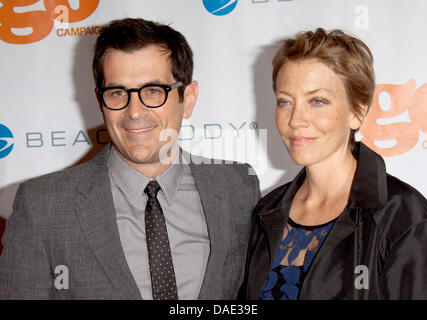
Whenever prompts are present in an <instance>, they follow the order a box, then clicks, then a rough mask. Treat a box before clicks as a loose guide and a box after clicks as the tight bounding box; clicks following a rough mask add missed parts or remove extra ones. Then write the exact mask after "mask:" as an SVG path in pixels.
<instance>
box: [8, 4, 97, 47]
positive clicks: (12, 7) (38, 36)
mask: <svg viewBox="0 0 427 320" xmlns="http://www.w3.org/2000/svg"><path fill="white" fill-rule="evenodd" d="M99 1H100V0H80V1H79V8H78V9H72V8H71V7H70V4H69V3H68V0H43V1H42V0H1V1H0V3H1V4H2V5H1V6H0V39H1V40H3V41H4V42H7V43H11V44H26V43H33V42H37V41H40V40H42V39H43V38H45V37H46V36H47V35H48V34H49V33H50V32H51V31H52V28H53V26H54V20H56V21H58V22H62V23H68V22H79V21H82V20H84V19H86V18H87V17H89V16H90V15H91V14H92V13H93V12H95V10H96V8H97V7H98V4H99ZM40 2H42V4H44V8H45V9H46V10H40V9H36V10H34V11H25V7H27V6H30V5H35V4H37V3H40ZM22 28H31V29H32V31H31V33H28V34H27V33H26V34H22V32H17V31H16V30H19V29H21V30H22ZM27 30H28V29H27ZM20 33H21V34H20Z"/></svg>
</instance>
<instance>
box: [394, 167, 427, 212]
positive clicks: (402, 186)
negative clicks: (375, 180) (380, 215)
mask: <svg viewBox="0 0 427 320" xmlns="http://www.w3.org/2000/svg"><path fill="white" fill-rule="evenodd" d="M390 203H392V204H395V205H397V207H401V208H402V209H405V210H406V209H417V210H410V211H411V212H412V213H413V214H418V215H420V218H424V219H426V218H427V200H426V198H425V197H424V196H423V195H422V194H421V193H420V192H419V191H418V190H417V189H415V188H414V187H412V186H411V185H409V184H407V183H406V182H404V181H402V180H400V179H399V178H397V177H395V176H393V175H391V174H389V173H387V204H390Z"/></svg>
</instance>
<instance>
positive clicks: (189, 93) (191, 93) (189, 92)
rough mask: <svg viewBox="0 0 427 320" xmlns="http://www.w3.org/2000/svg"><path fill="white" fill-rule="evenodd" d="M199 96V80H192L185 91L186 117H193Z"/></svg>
mask: <svg viewBox="0 0 427 320" xmlns="http://www.w3.org/2000/svg"><path fill="white" fill-rule="evenodd" d="M198 96H199V84H198V83H197V81H191V83H190V84H189V85H187V87H186V88H185V91H184V118H185V119H188V118H190V117H191V115H192V113H193V110H194V106H195V105H196V100H197V97H198Z"/></svg>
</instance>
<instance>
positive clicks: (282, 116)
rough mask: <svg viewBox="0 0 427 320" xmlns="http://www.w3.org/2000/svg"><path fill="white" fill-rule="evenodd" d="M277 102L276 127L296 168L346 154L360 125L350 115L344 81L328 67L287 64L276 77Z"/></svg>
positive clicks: (310, 61) (311, 63)
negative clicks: (298, 165)
mask: <svg viewBox="0 0 427 320" xmlns="http://www.w3.org/2000/svg"><path fill="white" fill-rule="evenodd" d="M276 100H277V106H276V125H277V128H278V130H279V132H280V135H281V137H282V140H283V142H284V144H285V146H286V148H287V149H288V152H289V154H290V155H291V157H292V159H293V160H294V161H295V162H296V163H297V164H300V165H304V166H307V165H313V164H317V163H320V162H323V161H325V160H327V159H332V158H335V159H339V157H340V156H342V157H344V156H345V155H346V154H347V152H348V151H349V149H348V141H349V134H350V129H358V128H359V126H360V125H361V122H360V120H359V119H358V118H357V117H356V116H355V115H354V113H353V112H352V111H351V108H350V105H349V103H348V101H347V94H346V91H345V88H344V85H343V82H342V80H341V78H340V77H339V76H338V75H337V74H336V73H335V72H334V71H333V70H332V69H331V68H329V67H328V66H327V65H326V64H324V63H322V62H319V61H317V60H315V59H308V60H301V61H290V62H287V63H286V64H285V65H283V66H282V68H281V69H280V70H279V73H278V75H277V79H276Z"/></svg>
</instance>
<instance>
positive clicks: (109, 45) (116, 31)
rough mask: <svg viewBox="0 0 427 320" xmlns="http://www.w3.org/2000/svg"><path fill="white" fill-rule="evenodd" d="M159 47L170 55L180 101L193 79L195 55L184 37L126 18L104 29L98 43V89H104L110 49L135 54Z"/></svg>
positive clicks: (161, 26) (95, 64)
mask: <svg viewBox="0 0 427 320" xmlns="http://www.w3.org/2000/svg"><path fill="white" fill-rule="evenodd" d="M153 44H154V45H158V46H159V47H160V48H163V49H164V50H165V52H166V53H168V54H169V61H170V63H171V72H172V75H173V76H174V78H175V79H176V81H181V82H182V83H183V84H184V85H183V86H181V87H179V88H178V93H179V97H180V100H181V101H182V99H183V97H184V90H185V87H186V86H187V85H188V84H190V83H191V81H192V77H193V52H192V50H191V48H190V46H189V45H188V43H187V41H186V40H185V38H184V36H183V35H182V34H181V33H179V32H178V31H176V30H174V29H172V28H171V27H169V26H167V25H164V24H160V23H156V22H153V21H148V20H144V19H131V18H126V19H122V20H114V21H111V22H110V23H109V24H108V25H106V26H104V27H103V28H102V30H101V33H100V35H99V37H98V39H97V41H96V45H95V54H94V57H93V76H94V78H95V84H96V87H97V88H98V89H100V88H102V87H103V85H104V70H103V59H104V57H105V53H106V52H107V50H108V49H116V50H121V51H125V52H132V51H135V50H139V49H142V48H144V47H147V46H149V45H153Z"/></svg>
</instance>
